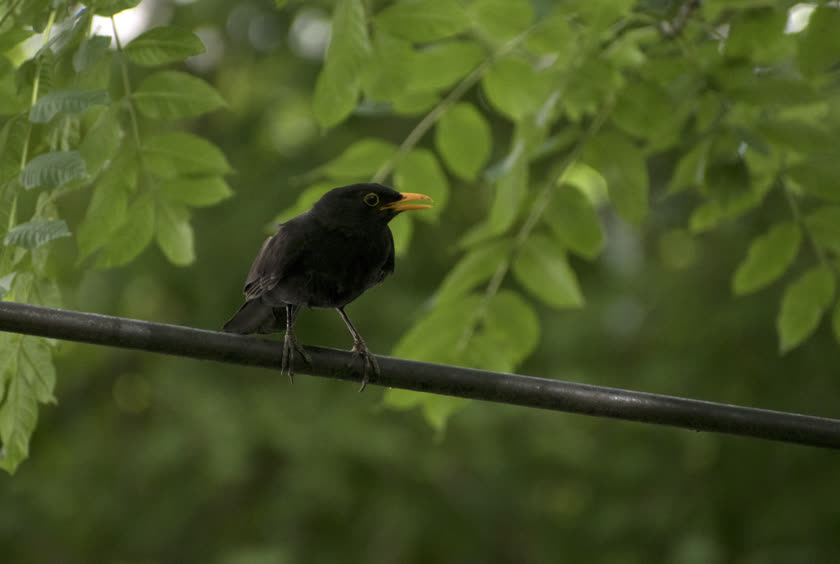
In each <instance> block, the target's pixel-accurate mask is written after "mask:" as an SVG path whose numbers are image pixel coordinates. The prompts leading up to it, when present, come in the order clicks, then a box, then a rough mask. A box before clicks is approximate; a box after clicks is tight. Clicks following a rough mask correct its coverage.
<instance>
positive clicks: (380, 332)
mask: <svg viewBox="0 0 840 564" xmlns="http://www.w3.org/2000/svg"><path fill="white" fill-rule="evenodd" d="M165 23H176V24H179V25H182V26H184V27H186V28H188V29H192V30H194V31H195V32H196V33H197V34H198V35H199V36H200V37H201V39H202V41H203V42H204V44H205V46H206V49H207V52H206V53H205V54H203V55H200V56H197V57H193V58H191V59H189V60H188V62H187V67H188V69H189V70H190V71H191V72H193V73H196V74H198V75H199V76H202V77H203V78H205V79H206V80H208V81H209V82H211V83H212V84H214V85H215V86H216V87H217V88H218V89H219V90H220V91H221V93H222V94H223V96H224V97H225V99H226V100H227V101H228V104H229V108H228V109H227V110H223V111H218V112H214V113H212V114H210V115H209V116H207V117H204V118H202V119H201V120H199V121H197V122H196V123H193V124H190V125H189V127H190V128H192V129H193V130H194V131H196V132H197V133H198V134H200V135H202V136H205V137H207V138H209V139H211V140H212V141H214V142H215V143H217V144H219V145H220V146H221V147H222V148H223V150H224V152H225V153H226V155H227V157H228V159H229V160H230V162H231V164H232V166H233V167H234V168H235V169H236V173H235V174H234V175H233V176H231V177H230V178H229V182H230V184H231V186H232V187H233V189H234V190H235V192H236V195H235V197H233V198H231V199H228V200H226V201H224V202H222V203H221V204H219V205H216V206H214V207H211V208H206V209H201V210H198V211H197V212H196V213H195V214H194V218H193V225H194V226H195V230H196V252H197V256H198V260H197V261H196V262H195V263H194V264H193V265H191V266H189V267H185V268H177V267H174V266H172V265H171V264H170V263H169V262H167V261H166V259H165V258H164V257H163V256H162V254H161V253H160V252H159V251H158V250H157V249H149V250H147V251H146V252H145V253H144V254H143V255H142V256H141V257H140V258H139V259H138V260H135V261H134V262H132V263H131V264H130V265H129V266H127V267H124V268H120V269H115V270H109V271H99V270H96V271H94V270H91V271H85V272H81V271H80V270H73V269H67V271H66V273H65V274H64V275H63V276H64V277H65V280H63V281H62V283H63V284H62V285H63V287H64V288H65V300H66V302H67V306H68V307H70V308H73V309H78V310H83V311H90V312H98V313H106V314H111V315H120V316H127V317H136V318H140V319H147V320H154V321H159V322H165V323H175V324H181V325H188V326H193V327H200V328H206V329H216V328H219V327H221V325H222V324H223V323H224V321H225V320H226V319H227V318H228V317H229V316H230V315H231V314H232V313H233V312H234V311H235V310H236V309H237V308H238V307H239V305H240V304H241V286H242V283H243V280H244V277H245V274H246V273H247V270H248V267H249V266H250V262H251V259H252V258H253V256H254V255H255V254H256V252H257V250H258V249H259V247H260V245H261V243H262V241H263V239H264V237H265V236H266V234H267V233H269V230H270V224H271V222H272V221H273V220H274V219H275V217H276V215H277V214H278V213H279V212H280V211H281V210H283V209H285V208H287V207H289V206H291V205H293V204H294V203H295V201H296V199H297V197H298V195H299V194H300V192H301V191H302V190H303V189H305V188H306V187H307V181H306V174H307V173H308V172H310V171H311V170H313V169H314V168H315V167H317V166H318V165H320V164H323V163H324V162H326V161H328V160H330V159H332V158H334V157H335V156H337V155H338V154H340V153H341V152H342V151H343V150H344V149H345V148H346V147H347V146H348V144H350V143H351V142H352V141H354V140H356V139H358V138H360V137H363V136H365V135H371V136H376V137H379V138H382V139H386V140H390V141H393V142H395V143H399V142H401V141H402V139H404V138H405V136H406V135H407V134H408V132H409V131H411V129H412V128H413V127H414V125H416V119H413V118H393V117H389V118H376V119H370V118H366V117H364V116H354V117H352V118H351V119H349V120H348V121H346V122H345V123H344V124H342V125H341V126H339V127H337V128H335V129H333V130H330V131H329V132H328V133H326V134H323V133H322V132H321V131H320V130H319V127H318V126H317V124H316V122H315V119H314V117H313V116H312V113H311V97H312V92H313V88H314V83H315V79H316V77H317V74H318V72H319V70H320V68H321V63H322V59H323V55H324V50H325V47H326V44H327V41H328V39H329V5H328V4H321V3H318V2H312V3H310V2H306V3H291V4H290V5H289V6H287V7H286V8H284V9H282V10H278V9H276V8H275V6H274V4H273V3H272V2H268V1H263V2H259V1H248V0H242V1H238V2H235V3H231V2H223V1H221V0H202V1H200V2H190V1H188V0H181V1H175V2H167V1H165V0H156V1H148V0H147V1H144V2H142V3H141V4H140V6H138V7H137V8H136V9H134V10H131V11H129V12H124V13H122V14H120V16H119V17H118V19H117V24H118V26H119V29H120V33H121V39H122V40H123V41H124V42H126V41H128V40H129V39H130V38H131V36H132V34H134V35H136V34H137V33H139V32H140V31H142V29H144V28H146V27H148V26H152V25H160V24H165ZM94 27H96V24H95V25H94ZM108 30H109V23H108V24H107V25H106V23H105V22H103V23H102V29H101V30H100V31H99V32H100V33H108ZM495 126H499V127H502V125H499V124H495V125H494V127H495ZM666 161H667V159H663V162H657V161H654V162H653V163H652V165H651V166H652V168H651V175H652V184H653V190H654V192H657V191H658V192H659V193H661V190H660V189H659V188H661V186H662V184H663V183H664V182H666V181H667V179H668V174H669V171H670V170H671V167H672V166H673V162H666ZM452 181H453V184H452V189H451V192H452V198H451V202H450V204H449V205H448V207H447V208H446V210H445V212H444V213H443V214H442V216H441V218H440V221H439V222H438V223H437V224H428V223H423V222H417V223H416V224H415V230H414V234H413V238H412V242H411V245H410V247H409V249H408V251H407V252H406V253H405V254H404V255H403V256H402V257H401V258H400V259H399V260H398V263H397V269H396V273H395V275H394V276H393V277H391V278H390V279H389V280H387V281H386V283H384V284H383V285H381V286H380V287H377V288H376V289H374V290H372V291H370V292H368V293H367V294H365V295H364V296H363V297H362V298H360V299H359V300H357V301H356V302H355V303H354V304H353V305H351V306H350V307H349V308H348V311H349V314H350V316H351V317H352V319H353V321H354V323H355V325H356V326H357V327H358V328H359V330H360V332H361V333H362V334H363V335H364V336H365V339H366V341H367V343H368V345H369V347H370V348H371V350H372V351H374V352H376V353H380V354H388V353H389V351H390V350H391V349H392V347H393V346H394V345H395V343H396V342H397V340H398V339H399V337H400V335H402V334H403V333H405V331H406V330H407V329H408V328H409V327H410V326H411V325H412V324H413V323H414V322H415V321H416V320H417V319H418V318H419V316H420V315H422V313H423V311H424V308H425V307H426V305H427V301H428V300H429V298H430V296H432V294H433V293H434V291H435V289H436V288H437V286H438V285H439V283H440V281H441V279H442V277H443V276H444V275H445V274H446V272H447V271H448V270H449V269H450V268H451V266H452V264H453V263H454V262H455V260H456V259H457V257H458V255H457V254H456V249H455V245H454V241H456V240H457V238H458V237H459V236H461V235H462V234H463V233H464V232H465V231H466V230H467V229H468V228H469V227H470V226H471V225H472V224H473V223H474V222H475V221H476V210H474V209H471V208H470V203H471V202H472V201H473V200H474V194H475V191H476V190H477V189H478V188H477V186H475V185H470V184H465V183H460V184H459V183H456V181H454V179H453V180H452ZM693 203H694V202H693V201H692V200H691V197H690V196H688V195H677V196H674V197H670V198H667V199H659V200H658V201H654V204H653V207H652V211H651V214H650V216H649V219H648V220H647V222H646V223H645V225H644V228H643V229H637V228H634V227H631V226H629V225H628V224H626V223H624V222H622V221H621V220H619V219H617V218H616V217H614V216H613V215H610V214H607V215H605V216H604V218H603V219H604V222H605V225H606V227H607V232H608V246H607V249H606V250H605V252H604V254H603V255H602V256H601V258H600V259H599V260H597V261H595V262H592V263H587V262H582V261H577V260H574V259H573V266H574V267H575V269H576V271H577V272H578V274H579V276H580V280H581V286H582V289H583V291H584V294H585V295H586V298H587V306H586V307H585V308H584V309H582V310H579V311H555V310H550V309H548V308H543V309H540V310H539V317H540V324H541V338H540V345H539V348H538V350H537V351H536V353H535V354H534V355H532V356H531V357H530V358H529V359H528V360H527V361H526V362H525V363H524V365H522V366H521V367H520V368H519V370H518V371H519V372H520V373H523V374H529V375H534V376H542V377H551V378H561V379H565V380H571V381H576V382H585V383H591V384H597V385H604V386H615V387H622V388H628V389H633V390H642V391H648V392H656V393H663V394H672V395H679V396H684V397H692V398H698V399H705V400H710V401H717V402H724V403H734V404H742V405H748V406H755V407H762V408H769V409H778V410H784V411H793V412H801V413H808V414H814V415H823V416H828V417H840V409H838V407H837V405H838V402H837V397H839V396H840V379H838V378H837V374H838V372H837V366H838V360H840V354H839V353H838V347H837V344H836V343H835V342H834V340H833V338H832V336H831V332H830V328H829V327H825V326H824V327H822V328H821V329H820V330H819V331H818V332H817V334H816V335H815V337H814V338H813V339H811V340H810V341H808V342H807V343H806V344H805V345H803V346H801V347H799V348H797V349H796V350H794V351H793V352H791V353H789V354H787V355H785V356H780V355H779V354H778V352H777V337H776V334H775V327H774V320H775V317H776V314H777V308H778V298H779V296H778V292H777V291H771V290H766V291H763V292H759V293H756V294H753V295H751V296H748V297H743V298H738V299H736V298H734V297H733V296H732V292H731V287H730V280H731V276H732V272H733V270H734V269H735V267H736V266H737V264H738V263H739V262H740V260H741V259H742V258H743V255H744V249H745V248H746V246H747V245H748V242H749V241H750V240H751V238H752V237H753V236H754V235H755V234H756V233H757V232H760V231H761V230H762V228H763V225H764V222H763V218H762V217H761V213H758V214H753V215H751V216H747V217H746V219H743V220H741V221H739V222H737V223H732V224H730V225H728V226H725V227H723V228H720V229H717V230H715V231H714V232H711V233H709V234H706V235H703V236H700V237H696V236H693V235H690V234H689V233H688V232H687V231H686V230H685V226H686V225H687V218H688V216H689V213H690V211H691V209H692V205H693ZM83 204H84V201H83V200H82V199H80V201H79V203H78V205H79V210H78V214H81V213H82V212H83V210H84V207H83ZM67 205H68V206H70V207H71V208H72V206H73V203H72V202H69V203H68V204H67ZM772 205H773V204H772V202H771V203H770V208H771V209H772ZM72 214H73V210H72V209H71V210H70V211H69V212H68V216H69V217H72ZM78 214H77V215H78ZM67 244H68V245H72V243H70V242H68V243H67ZM297 327H298V337H299V339H300V340H301V341H302V342H303V343H306V344H313V345H319V346H327V347H336V348H343V349H348V348H349V347H350V346H351V341H350V337H349V335H348V334H347V331H346V329H345V327H344V325H343V323H341V321H340V319H339V318H338V316H337V315H336V314H335V312H333V311H306V312H304V313H303V314H302V315H301V316H300V318H299V320H298V324H297ZM59 354H60V356H59V358H58V359H57V363H58V367H57V369H58V374H59V381H58V386H57V390H56V396H57V397H58V399H59V403H58V405H55V406H44V407H43V408H42V409H41V411H40V421H39V426H38V428H37V431H36V433H35V435H34V436H33V440H32V443H31V453H32V455H31V457H30V458H29V459H28V460H27V461H26V462H25V463H24V464H23V465H22V466H21V467H20V469H19V470H18V471H17V474H16V475H15V476H13V477H11V476H8V475H5V474H2V475H0V508H2V510H0V554H2V558H1V559H2V561H4V562H8V563H28V562H66V563H76V562H120V563H138V564H139V563H156V562H161V563H162V562H212V563H219V564H262V563H275V562H277V563H285V562H310V563H317V562H324V563H326V562H372V563H377V562H381V563H392V562H400V563H412V562H416V563H427V562H461V563H463V562H558V561H561V562H562V561H570V562H604V563H618V564H624V563H628V564H629V563H643V562H644V563H647V562H673V563H680V564H695V563H696V564H701V563H724V562H739V563H765V562H785V563H791V562H807V563H812V562H831V561H834V560H836V554H837V551H838V549H840V536H838V534H837V532H838V531H840V509H839V508H840V491H838V477H837V476H838V474H837V469H838V467H840V455H838V454H837V453H835V452H832V451H828V450H821V449H816V448H808V447H801V446H793V445H787V444H779V443H771V442H764V441H760V440H753V439H747V438H736V437H728V436H722V435H714V434H705V433H694V432H689V431H685V430H677V429H670V428H663V427H656V426H651V425H642V424H634V423H626V422H618V421H611V420H606V419H594V418H588V417H584V416H575V415H565V414H559V413H549V412H542V411H537V410H528V409H524V408H515V407H510V406H503V405H494V404H488V403H480V402H473V403H471V404H469V405H468V406H467V407H466V408H464V409H462V410H460V411H459V412H457V413H456V414H455V415H454V416H453V417H452V418H451V419H450V420H449V422H448V425H447V427H446V428H445V429H444V430H443V431H437V430H434V429H432V428H430V426H429V425H428V424H427V423H426V422H425V420H424V419H423V417H422V415H421V414H420V413H419V412H418V411H411V410H409V411H394V410H391V409H389V408H386V407H384V406H383V403H382V390H380V389H378V388H376V387H369V388H368V389H367V390H366V391H365V392H364V393H362V394H359V393H357V385H355V384H353V383H342V382H335V381H323V380H320V379H317V378H309V377H306V376H300V377H299V378H297V379H296V384H295V385H294V386H291V385H290V384H289V382H288V380H287V378H285V377H281V376H280V375H279V373H278V372H276V371H268V370H261V369H254V368H243V367H238V366H228V365H222V364H214V363H209V362H201V361H195V360H189V359H181V358H170V357H165V356H157V355H153V354H146V353H141V352H134V351H124V350H119V349H109V348H97V347H92V346H86V345H76V344H70V343H66V344H64V345H62V347H61V351H60V353H59Z"/></svg>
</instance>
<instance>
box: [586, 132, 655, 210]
mask: <svg viewBox="0 0 840 564" xmlns="http://www.w3.org/2000/svg"><path fill="white" fill-rule="evenodd" d="M583 160H584V162H586V163H587V164H589V165H590V166H592V167H593V168H595V169H596V170H597V171H598V172H600V173H601V176H603V177H604V179H605V180H606V181H607V189H608V191H609V194H610V202H611V203H612V205H613V207H614V208H615V211H616V212H618V214H619V215H620V216H621V217H623V218H624V219H625V220H626V221H629V222H630V223H632V224H634V225H639V224H640V223H641V222H642V221H643V220H644V218H645V215H647V207H648V185H649V179H648V172H647V164H646V162H645V157H644V154H643V153H642V152H641V150H639V148H638V147H636V146H635V145H634V144H633V142H632V141H630V140H629V139H628V138H627V137H626V136H625V135H623V134H621V133H619V132H617V131H604V132H602V133H600V134H598V135H597V136H596V137H595V138H594V139H592V141H590V142H589V144H587V146H586V148H585V149H584V152H583Z"/></svg>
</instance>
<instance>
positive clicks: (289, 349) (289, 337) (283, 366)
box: [280, 304, 312, 384]
mask: <svg viewBox="0 0 840 564" xmlns="http://www.w3.org/2000/svg"><path fill="white" fill-rule="evenodd" d="M299 310H300V306H298V305H292V304H286V335H285V337H284V338H283V354H282V356H281V357H280V374H282V373H283V372H288V373H289V381H290V382H291V383H292V384H294V383H295V367H294V364H295V352H297V353H298V354H299V355H300V356H301V357H303V360H305V361H306V363H307V364H311V362H312V361H311V360H310V359H309V355H308V354H306V351H305V350H303V347H302V346H300V343H298V341H297V338H295V332H294V330H293V329H292V327H293V326H294V324H295V318H296V317H297V314H298V311H299Z"/></svg>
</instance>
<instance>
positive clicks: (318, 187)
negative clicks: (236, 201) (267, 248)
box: [271, 182, 335, 233]
mask: <svg viewBox="0 0 840 564" xmlns="http://www.w3.org/2000/svg"><path fill="white" fill-rule="evenodd" d="M333 188H335V186H334V185H333V184H332V183H329V182H319V183H317V184H314V185H312V186H310V187H309V188H307V189H306V190H304V191H303V192H301V193H300V196H298V199H297V201H296V202H295V204H294V205H293V206H290V207H288V208H286V209H285V210H283V211H282V212H280V214H279V215H278V216H277V217H276V218H274V223H275V224H277V223H286V222H287V221H289V220H290V219H292V218H293V217H296V216H298V215H300V214H302V213H303V212H305V211H307V210H308V209H309V208H311V207H312V204H314V203H315V202H317V201H318V200H320V199H321V196H323V195H324V194H326V193H327V192H329V191H330V190H332V189H333ZM274 227H275V226H274V225H272V229H271V232H272V233H274V231H275V230H276V229H275V228H274Z"/></svg>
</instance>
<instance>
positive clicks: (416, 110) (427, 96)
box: [393, 92, 440, 116]
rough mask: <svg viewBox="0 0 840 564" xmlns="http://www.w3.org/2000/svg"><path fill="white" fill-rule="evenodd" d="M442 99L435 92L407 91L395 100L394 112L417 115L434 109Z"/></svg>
mask: <svg viewBox="0 0 840 564" xmlns="http://www.w3.org/2000/svg"><path fill="white" fill-rule="evenodd" d="M439 101H440V97H439V96H438V95H437V94H435V93H434V92H406V93H404V94H401V95H400V96H398V97H397V98H395V99H394V100H393V105H394V113H395V114H397V115H403V116H416V115H420V114H424V113H426V112H428V111H429V110H431V109H432V106H434V105H435V104H437V103H438V102H439Z"/></svg>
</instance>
